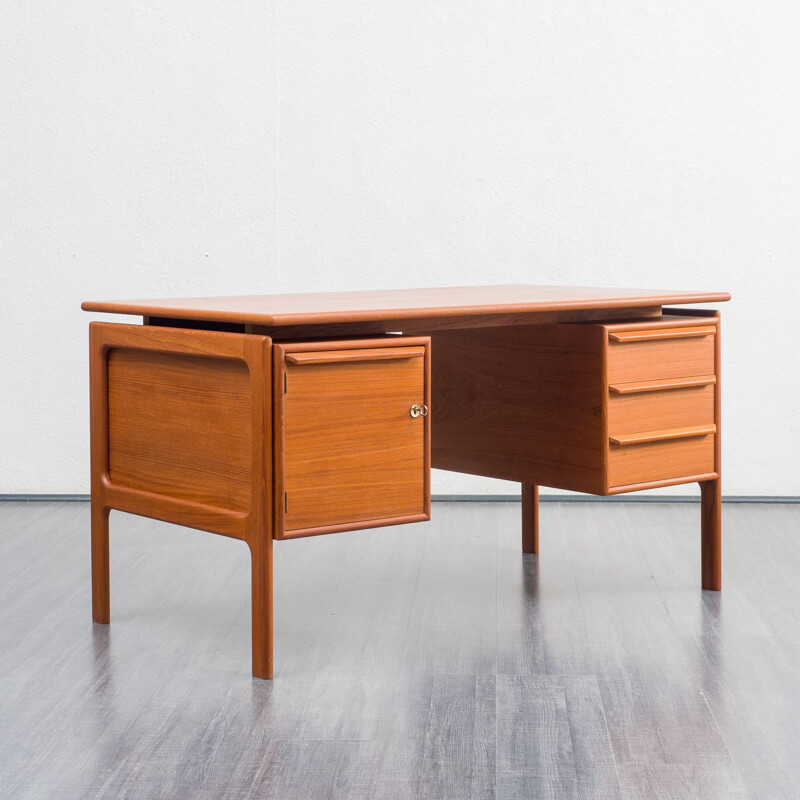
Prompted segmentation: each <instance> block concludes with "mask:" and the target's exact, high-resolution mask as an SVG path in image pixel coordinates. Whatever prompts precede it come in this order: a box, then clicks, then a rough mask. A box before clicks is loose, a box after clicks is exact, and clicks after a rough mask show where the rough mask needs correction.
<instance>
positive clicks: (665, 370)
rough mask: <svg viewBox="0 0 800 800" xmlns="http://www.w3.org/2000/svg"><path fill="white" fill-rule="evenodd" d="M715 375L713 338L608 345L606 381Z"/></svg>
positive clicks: (702, 337)
mask: <svg viewBox="0 0 800 800" xmlns="http://www.w3.org/2000/svg"><path fill="white" fill-rule="evenodd" d="M713 374H714V336H713V335H707V336H700V337H691V338H687V339H684V338H676V339H657V340H653V341H637V342H614V341H612V342H609V345H608V381H609V383H612V384H616V383H629V382H632V381H647V380H663V379H666V378H686V377H692V376H699V375H713Z"/></svg>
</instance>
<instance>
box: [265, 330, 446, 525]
mask: <svg viewBox="0 0 800 800" xmlns="http://www.w3.org/2000/svg"><path fill="white" fill-rule="evenodd" d="M429 350H430V340H429V339H428V338H425V337H413V338H412V337H402V338H400V337H398V338H392V339H390V340H381V339H378V340H361V341H358V340H356V341H347V342H331V343H319V342H315V343H304V344H291V345H276V346H275V358H274V363H275V438H276V445H277V446H276V448H275V451H276V465H275V481H276V492H275V497H276V506H277V508H276V514H275V523H276V524H275V535H276V538H279V539H281V538H291V537H298V536H309V535H315V534H319V533H331V532H334V531H340V530H351V529H356V528H364V527H377V526H380V525H392V524H397V523H402V522H412V521H417V520H424V519H428V518H429V516H430V419H431V418H430V415H429V414H427V408H428V406H429V405H430V389H429V386H430V380H429V372H430V367H429V364H430V358H429ZM412 406H418V407H420V409H421V411H420V413H419V414H417V413H416V411H415V412H414V415H413V416H412V413H411V409H412Z"/></svg>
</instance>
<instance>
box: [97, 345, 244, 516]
mask: <svg viewBox="0 0 800 800" xmlns="http://www.w3.org/2000/svg"><path fill="white" fill-rule="evenodd" d="M250 397H251V392H250V374H249V371H248V368H247V365H246V364H245V363H244V362H243V361H235V360H231V359H222V358H206V357H202V356H192V355H183V354H176V353H159V352H148V351H142V350H133V349H120V348H114V349H112V350H111V351H110V352H109V354H108V419H109V422H108V426H109V428H108V429H109V475H110V478H111V480H112V482H114V483H116V484H118V485H120V486H127V487H132V488H135V489H141V490H144V491H148V492H154V493H160V494H164V495H169V496H171V497H177V498H181V499H183V500H190V501H193V502H197V503H203V504H206V505H210V506H215V507H218V508H225V509H231V510H236V511H246V510H247V509H248V508H249V507H250V495H251V478H252V464H251V457H252V419H251V400H250Z"/></svg>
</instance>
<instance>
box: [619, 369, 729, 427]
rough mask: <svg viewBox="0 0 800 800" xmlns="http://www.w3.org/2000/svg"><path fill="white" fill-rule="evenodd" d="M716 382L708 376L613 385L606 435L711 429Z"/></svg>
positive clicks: (711, 376)
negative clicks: (708, 427)
mask: <svg viewBox="0 0 800 800" xmlns="http://www.w3.org/2000/svg"><path fill="white" fill-rule="evenodd" d="M715 382H716V379H715V377H714V376H713V375H709V376H704V377H702V378H699V379H675V380H673V381H670V382H669V383H667V382H663V381H662V382H649V383H644V384H641V383H637V384H617V385H612V386H611V387H610V392H609V397H608V431H609V435H611V436H614V435H616V434H630V433H641V432H643V431H652V430H669V429H677V428H686V427H693V426H697V425H712V424H713V423H714V388H715ZM665 383H666V386H668V387H669V388H666V387H665V386H664V384H665ZM654 386H655V387H658V388H652V387H654ZM643 387H647V388H643Z"/></svg>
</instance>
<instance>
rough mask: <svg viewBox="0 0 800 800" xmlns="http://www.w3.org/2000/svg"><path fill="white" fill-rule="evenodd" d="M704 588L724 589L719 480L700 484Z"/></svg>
mask: <svg viewBox="0 0 800 800" xmlns="http://www.w3.org/2000/svg"><path fill="white" fill-rule="evenodd" d="M700 503H701V507H702V508H701V515H702V516H701V536H702V539H701V552H702V570H703V588H704V589H711V590H713V591H717V592H718V591H719V590H720V589H721V588H722V494H721V491H720V482H719V479H717V480H713V481H703V482H702V483H701V484H700Z"/></svg>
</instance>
